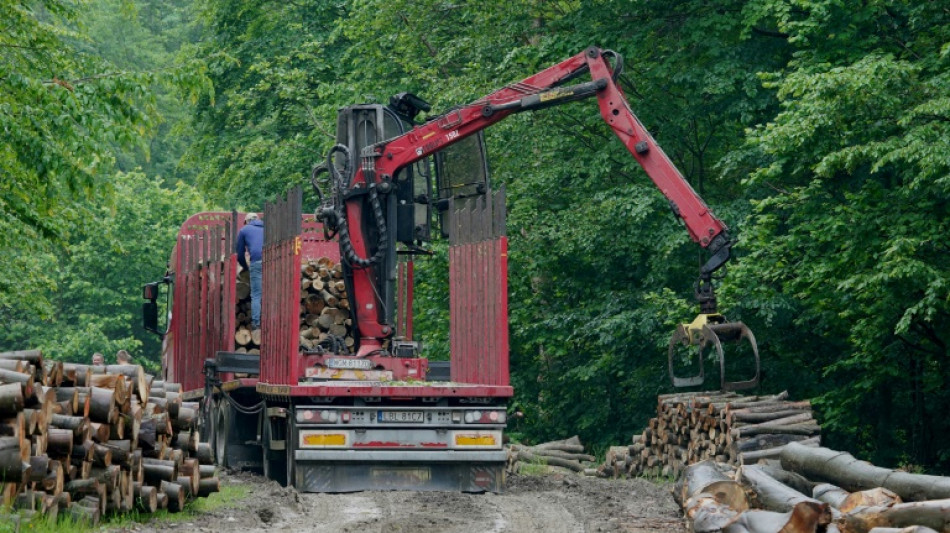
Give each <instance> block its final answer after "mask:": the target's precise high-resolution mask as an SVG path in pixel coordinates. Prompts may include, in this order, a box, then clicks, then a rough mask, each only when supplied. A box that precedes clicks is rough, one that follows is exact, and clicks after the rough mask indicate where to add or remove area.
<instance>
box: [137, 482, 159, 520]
mask: <svg viewBox="0 0 950 533" xmlns="http://www.w3.org/2000/svg"><path fill="white" fill-rule="evenodd" d="M135 506H136V508H137V509H138V510H140V511H143V512H146V513H154V512H155V511H157V510H158V489H156V488H155V487H153V486H151V485H142V484H141V483H137V484H135Z"/></svg>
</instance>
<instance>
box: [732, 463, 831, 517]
mask: <svg viewBox="0 0 950 533" xmlns="http://www.w3.org/2000/svg"><path fill="white" fill-rule="evenodd" d="M739 473H740V479H741V480H742V482H744V483H745V484H746V485H748V486H749V487H750V488H751V489H752V490H753V491H754V492H755V494H756V496H758V501H759V502H760V503H761V504H762V506H763V507H764V508H765V509H767V510H769V511H777V512H781V513H785V512H789V511H791V510H793V509H794V508H795V507H796V506H797V505H798V504H800V503H802V502H807V503H810V504H812V509H814V510H816V511H818V512H819V513H820V517H819V519H818V523H819V524H828V523H831V518H832V516H831V509H830V508H829V506H828V504H827V503H824V502H821V501H818V500H816V499H814V498H812V497H810V496H805V495H804V494H802V493H801V492H798V491H797V490H795V489H793V488H791V487H789V486H788V485H785V484H784V483H782V482H780V481H778V480H777V479H775V478H773V477H772V476H770V475H769V474H768V473H767V472H766V471H765V470H764V469H763V468H760V467H758V466H755V465H745V466H743V467H742V468H741V469H740V470H739Z"/></svg>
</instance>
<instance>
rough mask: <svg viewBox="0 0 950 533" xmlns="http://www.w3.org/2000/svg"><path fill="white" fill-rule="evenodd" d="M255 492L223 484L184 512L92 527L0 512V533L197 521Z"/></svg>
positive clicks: (83, 532) (138, 515)
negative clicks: (19, 520)
mask: <svg viewBox="0 0 950 533" xmlns="http://www.w3.org/2000/svg"><path fill="white" fill-rule="evenodd" d="M250 493H251V488H250V487H248V486H246V485H222V486H221V492H218V493H215V494H212V495H211V496H208V497H207V498H197V499H195V500H192V501H191V502H190V503H188V504H187V505H185V509H184V510H183V511H182V512H180V513H170V512H168V511H166V510H161V511H157V512H155V513H152V514H148V513H142V512H139V511H132V512H131V513H126V514H118V515H115V514H113V515H109V517H108V518H106V519H105V520H102V521H100V522H99V525H97V526H92V525H90V524H88V523H86V522H76V521H74V520H73V519H72V518H71V517H70V516H68V515H63V516H61V517H60V518H59V520H55V521H53V520H50V519H48V518H34V519H33V520H32V521H30V522H23V523H20V524H19V527H18V524H17V520H16V516H15V512H12V511H9V510H0V533H7V532H9V533H14V532H17V531H19V533H87V532H92V531H97V532H101V531H113V530H127V529H132V528H133V527H134V526H135V525H136V524H144V523H148V522H180V521H184V520H188V519H190V518H193V517H195V516H197V515H199V514H201V513H206V512H209V511H214V510H217V509H227V508H230V507H235V506H237V505H238V504H240V503H241V502H242V501H243V500H244V499H246V498H247V496H248V495H249V494H250Z"/></svg>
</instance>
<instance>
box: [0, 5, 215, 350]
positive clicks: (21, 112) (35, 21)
mask: <svg viewBox="0 0 950 533" xmlns="http://www.w3.org/2000/svg"><path fill="white" fill-rule="evenodd" d="M114 4H117V2H116V3H114ZM88 7H89V6H88V5H86V4H85V3H83V2H79V3H75V2H68V1H58V0H48V1H41V2H19V1H10V0H6V1H2V2H0V20H3V21H4V24H3V29H2V31H0V52H2V54H0V125H2V128H3V131H4V135H3V138H2V140H0V172H2V174H3V179H2V180H0V218H2V220H3V221H4V222H5V235H4V243H3V256H4V260H3V266H4V277H3V279H2V280H0V318H2V321H3V324H4V325H7V324H12V323H13V322H19V321H22V320H24V319H26V318H28V319H30V320H36V319H39V320H53V319H54V318H55V317H54V314H55V312H56V311H57V309H58V308H59V307H60V306H61V303H60V301H59V299H60V295H61V294H62V292H63V290H64V287H63V285H62V281H61V276H60V275H59V273H58V270H59V269H60V267H61V266H64V265H68V264H69V262H70V261H69V259H68V256H67V258H66V259H64V258H63V255H64V248H63V247H64V245H66V244H67V243H70V242H71V243H76V242H77V238H78V237H77V236H78V235H79V234H82V232H83V231H86V229H85V226H86V221H87V220H89V219H90V218H92V217H95V216H96V215H98V214H99V213H98V211H99V210H100V209H102V208H108V207H109V206H111V205H112V202H113V200H114V199H115V187H116V185H115V183H114V182H113V179H112V176H113V169H114V163H115V161H116V152H117V151H122V150H136V149H137V150H140V151H141V152H142V153H144V154H147V153H148V145H147V143H146V140H147V135H148V134H149V133H150V132H152V131H154V129H153V128H154V126H155V124H156V122H157V121H158V119H159V116H158V110H157V107H156V103H155V97H154V94H153V93H152V92H151V91H150V90H149V87H151V86H153V85H154V84H157V83H165V84H168V86H170V87H171V86H174V87H177V88H179V89H180V90H182V91H187V92H191V93H195V92H197V91H201V90H202V89H203V88H205V87H206V85H203V78H202V77H201V70H200V68H197V69H186V68H179V67H174V68H168V69H167V70H165V71H148V70H144V69H132V68H125V66H123V65H119V64H116V63H113V62H110V61H108V60H106V59H104V58H103V57H101V56H100V55H99V54H98V53H96V51H95V50H94V48H95V43H94V41H93V40H92V39H91V38H90V37H89V34H88V33H86V27H85V26H84V23H85V22H86V21H87V19H86V18H85V17H86V16H87V15H88V12H87V11H86V9H87V8H88ZM114 26H115V27H121V25H119V24H115V25H114ZM82 319H83V317H80V316H75V317H71V320H76V321H79V320H82ZM110 327H111V326H109V325H107V324H93V325H90V326H89V327H88V328H79V329H81V330H83V334H88V335H91V336H96V335H97V333H95V332H96V331H97V330H100V329H101V330H103V331H107V330H109V329H110ZM14 329H15V328H14ZM15 335H16V334H14V336H15Z"/></svg>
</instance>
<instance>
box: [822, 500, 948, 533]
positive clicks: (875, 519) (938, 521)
mask: <svg viewBox="0 0 950 533" xmlns="http://www.w3.org/2000/svg"><path fill="white" fill-rule="evenodd" d="M912 526H925V527H929V528H931V529H935V530H937V531H941V532H948V531H950V500H948V499H943V500H931V501H925V502H914V503H901V504H898V505H894V506H893V507H860V508H858V509H855V510H854V511H852V512H850V513H848V514H845V515H844V516H842V518H841V519H840V520H839V521H838V527H839V528H840V529H841V531H842V532H844V533H868V532H869V531H870V530H872V529H874V528H878V527H889V528H906V527H912Z"/></svg>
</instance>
